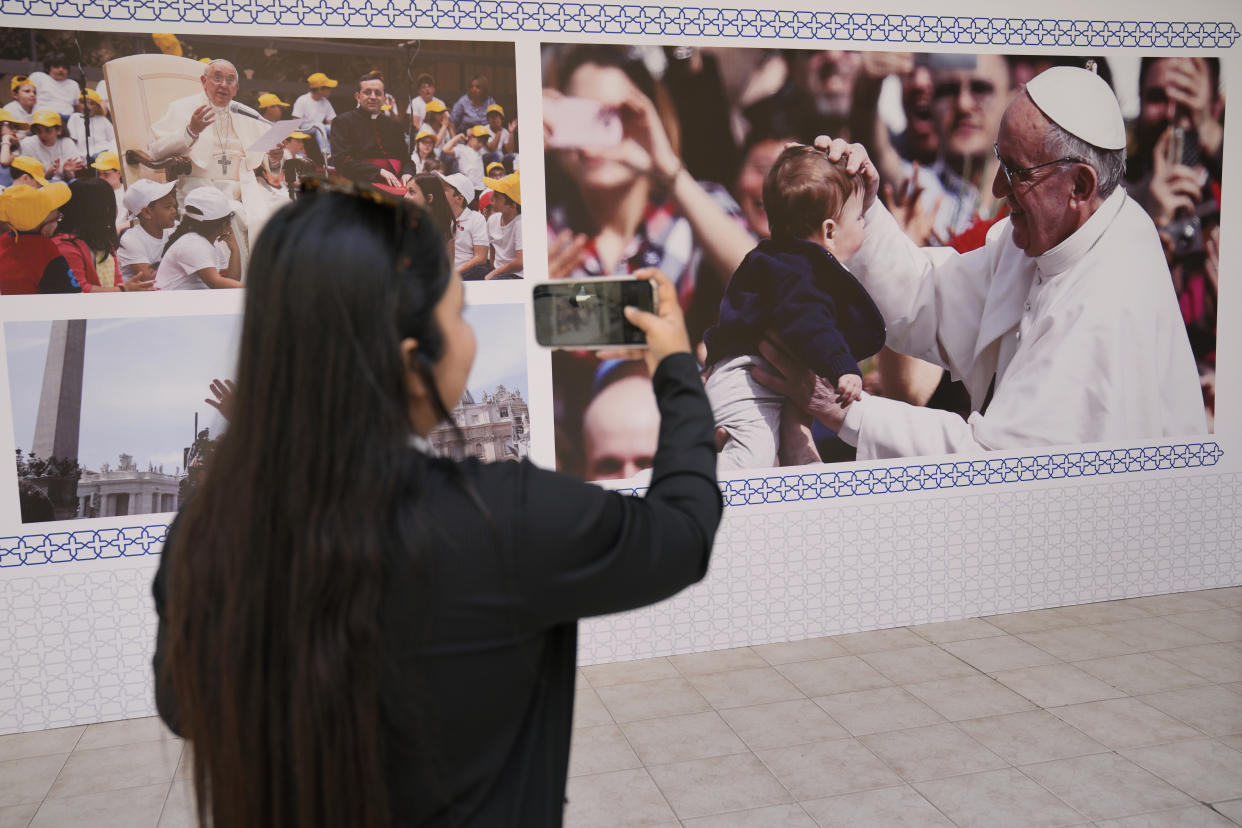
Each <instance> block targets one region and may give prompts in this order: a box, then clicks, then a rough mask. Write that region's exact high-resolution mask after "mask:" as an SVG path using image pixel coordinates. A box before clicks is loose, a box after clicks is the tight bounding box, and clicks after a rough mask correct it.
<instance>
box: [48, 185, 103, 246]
mask: <svg viewBox="0 0 1242 828" xmlns="http://www.w3.org/2000/svg"><path fill="white" fill-rule="evenodd" d="M69 192H70V193H72V196H71V197H70V199H69V200H68V201H67V202H65V206H64V207H61V208H60V212H61V219H60V226H59V227H58V229H57V231H56V232H58V233H65V234H68V235H70V236H74V237H76V238H79V239H81V240H82V241H84V242H86V244H87V246H88V247H90V249H91V250H93V251H95V252H96V253H99V252H104V251H107V252H109V253H111V252H113V251H115V250H116V247H117V237H116V196H115V195H114V194H113V191H112V185H110V184H109V183H108V182H107V181H104V180H103V179H101V178H79V179H76V180H74V181H73V182H71V183H70V184H69Z"/></svg>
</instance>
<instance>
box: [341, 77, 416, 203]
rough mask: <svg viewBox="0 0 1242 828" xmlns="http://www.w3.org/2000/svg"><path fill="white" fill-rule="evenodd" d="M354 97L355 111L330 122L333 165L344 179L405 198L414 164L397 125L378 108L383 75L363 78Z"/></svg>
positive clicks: (381, 96)
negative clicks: (406, 187)
mask: <svg viewBox="0 0 1242 828" xmlns="http://www.w3.org/2000/svg"><path fill="white" fill-rule="evenodd" d="M354 97H355V98H357V99H358V108H357V109H352V110H350V111H348V112H344V113H342V114H340V115H338V116H337V117H336V119H335V120H334V121H333V122H332V165H333V166H334V167H336V171H337V172H338V173H340V174H341V175H343V176H345V177H346V178H350V179H353V180H354V181H359V182H363V183H367V184H374V185H376V186H377V187H379V188H380V189H383V190H389V191H390V192H393V193H394V194H397V195H404V194H405V182H406V181H408V180H409V179H410V177H411V176H413V175H414V164H413V162H412V161H411V160H410V149H409V147H408V146H407V145H406V143H405V133H404V132H402V131H401V126H400V124H399V123H398V122H397V120H396V119H394V118H389V117H387V116H385V115H384V114H383V112H382V111H381V109H380V108H381V107H382V106H383V104H384V78H383V76H382V75H380V74H379V73H377V72H371V73H369V74H366V75H363V76H362V77H361V78H360V79H359V81H358V91H357V92H355V93H354Z"/></svg>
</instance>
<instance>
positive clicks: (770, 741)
mask: <svg viewBox="0 0 1242 828" xmlns="http://www.w3.org/2000/svg"><path fill="white" fill-rule="evenodd" d="M720 715H721V716H722V717H723V718H724V720H725V721H726V722H728V723H729V727H731V728H733V731H734V732H735V733H736V734H737V735H738V736H740V737H741V738H742V741H744V742H745V743H746V745H747V746H748V747H749V748H750V749H751V750H763V749H765V748H778V747H790V746H791V745H802V744H806V743H808V742H826V741H829V740H831V739H845V738H848V737H849V735H850V734H849V731H847V730H846V729H845V728H843V727H841V725H839V724H837V722H835V721H833V720H832V718H831V717H830V716H829V715H828V714H827V713H825V712H824V711H823V710H822V709H820V707H819V705H817V704H815V702H813V701H811V700H809V699H796V700H794V701H786V702H776V703H774V704H756V705H752V706H751V707H735V708H732V709H731V710H721V711H720Z"/></svg>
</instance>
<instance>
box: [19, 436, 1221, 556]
mask: <svg viewBox="0 0 1242 828" xmlns="http://www.w3.org/2000/svg"><path fill="white" fill-rule="evenodd" d="M1223 454H1224V452H1222V451H1221V449H1220V446H1219V445H1217V444H1216V443H1214V442H1211V443H1190V444H1186V445H1173V446H1149V447H1147V448H1134V449H1108V450H1104V451H1076V452H1068V453H1066V454H1044V455H1033V456H1030V457H997V458H993V459H988V458H986V457H983V458H979V459H971V460H955V461H953V462H948V463H927V464H922V465H914V466H891V467H888V468H875V469H848V470H844V471H822V472H814V473H810V474H792V475H785V476H775V477H748V478H744V479H740V480H726V481H724V482H722V483H721V484H720V491H721V493H722V494H723V495H724V502H725V505H726V506H754V505H759V504H765V503H767V504H770V503H797V502H802V501H808V500H832V499H833V498H841V497H853V496H856V495H874V494H891V493H894V492H925V491H930V490H933V489H959V488H964V487H968V486H986V485H989V484H993V483H1027V482H1032V481H1039V480H1065V479H1069V478H1074V477H1096V476H1099V475H1106V474H1126V473H1128V472H1146V471H1167V470H1170V469H1191V468H1201V467H1205V466H1215V465H1216V464H1217V463H1219V462H1220V458H1221V457H1222V456H1223ZM618 491H622V492H625V493H627V494H642V493H643V492H645V491H646V489H645V488H641V489H619V490H618ZM0 544H3V541H0Z"/></svg>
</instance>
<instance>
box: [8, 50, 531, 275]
mask: <svg viewBox="0 0 1242 828" xmlns="http://www.w3.org/2000/svg"><path fill="white" fill-rule="evenodd" d="M156 37H157V38H158V37H160V36H156ZM157 45H158V44H157ZM200 62H201V63H202V69H201V78H200V83H201V86H202V90H201V92H196V93H194V94H192V95H188V96H186V97H183V98H180V99H178V100H174V101H173V102H172V103H171V104H169V105H168V106H167V107H166V108H165V110H164V112H163V114H162V115H161V116H160V117H159V118H158V119H157V120H155V121H154V122H153V123H152V124H151V125H150V130H149V133H150V134H149V136H148V140H147V142H146V143H145V144H143V145H140V146H119V145H118V143H117V137H116V129H115V128H114V123H113V120H112V119H113V117H114V114H113V112H112V105H111V102H110V101H109V97H108V92H107V85H106V83H105V82H103V81H101V82H99V83H98V84H96V85H95V87H94V88H84V87H83V86H81V85H80V84H79V83H78V81H76V80H73V79H72V78H70V77H69V74H70V64H69V62H68V60H67V59H66V58H65V57H64V56H62V55H50V56H48V57H47V58H46V59H45V60H44V61H43V70H42V71H32V72H30V73H29V74H15V75H12V76H10V77H9V78H7V80H8V87H9V91H10V93H11V100H10V101H8V102H7V103H6V104H5V105H4V107H3V109H0V292H2V293H6V294H9V293H14V294H17V293H46V292H70V293H75V292H114V291H121V292H127V291H146V290H184V289H205V288H225V287H227V288H236V287H242V284H243V283H242V274H244V273H245V270H246V262H247V260H248V256H249V250H250V247H251V246H252V245H253V243H254V241H255V240H256V239H257V237H258V234H259V233H260V232H261V230H262V228H263V226H264V225H265V224H266V222H267V220H268V219H269V218H270V217H271V216H272V214H274V213H275V212H276V211H277V210H278V209H280V207H282V206H284V205H285V204H288V203H289V202H290V201H292V200H295V199H296V198H298V196H299V192H300V187H299V184H300V181H301V180H302V179H303V178H304V177H307V176H342V177H345V178H347V179H350V180H351V181H353V182H355V183H357V184H359V185H366V186H372V187H375V188H377V189H379V190H383V191H385V192H388V193H392V194H397V195H400V196H402V197H404V198H407V199H409V200H410V201H413V202H416V203H418V204H421V205H423V206H425V207H426V208H427V209H428V210H429V211H430V213H431V215H432V217H433V219H434V220H435V222H436V224H437V227H438V229H439V230H440V233H441V235H442V236H443V238H444V239H445V243H446V245H448V247H449V249H450V251H452V252H453V258H454V268H455V269H456V271H457V272H458V273H459V274H460V275H461V276H462V278H464V279H479V280H482V279H514V278H521V276H522V272H523V267H522V233H521V178H520V173H519V156H518V152H517V119H516V117H515V115H514V113H506V112H505V109H504V107H503V106H502V105H501V104H499V103H497V102H496V100H495V98H494V97H492V95H491V94H490V92H489V81H488V78H487V77H486V76H484V75H476V76H474V77H473V78H472V79H471V81H470V84H469V88H468V89H467V90H466V91H465V92H464V93H462V94H461V95H460V97H458V98H456V100H455V101H454V103H453V104H452V106H451V107H450V106H448V105H446V103H445V102H444V100H442V99H441V98H439V97H437V96H436V95H437V86H436V80H435V78H434V77H433V76H432V75H430V74H428V73H423V74H421V75H419V76H418V77H417V80H416V87H417V94H416V95H415V96H414V97H413V98H412V99H411V100H410V101H409V102H408V103H407V104H405V105H403V104H402V102H401V101H398V100H397V99H396V98H395V97H394V95H393V94H392V93H391V92H390V91H389V89H388V88H387V86H386V83H385V78H384V76H383V74H382V73H381V72H379V71H371V72H367V73H366V74H364V75H362V76H361V77H360V78H358V79H357V80H356V81H355V82H353V83H352V84H351V83H346V84H345V85H346V86H347V87H348V86H354V87H355V88H354V89H353V91H352V95H348V96H347V95H344V94H339V93H338V94H337V95H336V103H334V102H333V93H334V90H335V89H336V88H337V87H338V85H340V84H341V83H342V82H341V81H338V80H336V79H333V78H331V77H329V76H328V75H327V74H325V73H323V72H314V73H311V74H310V75H309V76H308V77H307V78H306V85H307V92H306V93H305V94H304V95H302V96H301V97H299V98H297V99H296V100H295V101H294V102H293V103H292V104H290V103H288V102H285V101H283V100H281V98H280V97H279V96H278V95H276V94H274V93H271V92H266V91H262V90H253V91H250V90H248V91H247V94H245V95H243V94H241V91H242V90H241V83H242V81H243V78H244V74H243V73H240V72H239V71H238V69H237V68H236V67H235V66H234V65H233V64H232V63H231V62H229V61H227V60H221V59H217V60H210V59H207V58H203V59H202V60H201V61H200ZM350 97H352V100H348V98H350ZM449 97H450V99H452V97H451V96H449ZM343 100H348V104H347V105H342V101H343ZM251 102H253V105H252V104H251ZM121 106H122V107H124V106H125V104H124V103H122V104H121ZM338 107H339V108H340V111H339V113H338V111H337V110H338ZM273 130H274V131H275V134H276V135H278V136H282V137H281V138H280V140H279V144H278V145H277V146H275V147H274V148H273V149H271V150H268V151H266V152H262V151H260V152H256V151H254V150H253V149H252V148H253V147H255V146H256V145H257V144H258V143H259V142H261V141H264V140H268V143H269V145H270V144H271V141H270V140H269V139H271V137H272V133H273ZM128 151H134V156H136V157H139V158H140V160H141V163H142V166H140V167H139V168H138V169H140V170H141V172H140V174H139V175H140V176H142V177H137V178H133V177H132V176H131V179H130V180H129V182H128V186H127V185H126V182H125V178H126V175H125V174H124V173H123V169H122V158H127V160H128V157H127V156H126V153H127V152H128ZM169 162H180V163H181V164H182V165H183V166H184V167H185V168H188V169H187V171H185V172H182V173H181V174H169V173H164V172H161V171H162V170H165V169H167V168H168V167H169ZM131 163H132V162H131ZM54 185H55V186H54ZM22 189H31V190H44V191H45V192H43V193H42V194H41V195H38V196H35V195H32V194H30V193H25V192H22V191H21V190H22ZM104 196H107V199H105V198H104ZM105 201H106V202H107V206H108V209H105ZM45 208H46V209H45Z"/></svg>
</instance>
